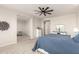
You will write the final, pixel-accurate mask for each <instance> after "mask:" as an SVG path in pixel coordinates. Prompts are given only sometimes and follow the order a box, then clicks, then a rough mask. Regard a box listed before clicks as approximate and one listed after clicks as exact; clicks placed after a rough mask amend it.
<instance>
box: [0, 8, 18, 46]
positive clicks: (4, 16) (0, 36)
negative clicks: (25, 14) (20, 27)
mask: <svg viewBox="0 0 79 59" xmlns="http://www.w3.org/2000/svg"><path fill="white" fill-rule="evenodd" d="M0 21H6V22H8V23H9V25H10V27H9V29H8V30H6V31H1V30H0V47H1V46H6V45H9V44H14V43H17V17H16V13H15V12H13V11H11V10H8V9H6V8H0Z"/></svg>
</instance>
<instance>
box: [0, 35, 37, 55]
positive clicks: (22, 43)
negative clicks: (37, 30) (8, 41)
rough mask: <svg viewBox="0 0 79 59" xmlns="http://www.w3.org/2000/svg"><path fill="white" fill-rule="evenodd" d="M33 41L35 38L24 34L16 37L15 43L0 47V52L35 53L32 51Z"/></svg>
mask: <svg viewBox="0 0 79 59" xmlns="http://www.w3.org/2000/svg"><path fill="white" fill-rule="evenodd" d="M35 42H36V40H35V39H29V37H26V36H22V37H18V42H17V44H13V45H9V46H6V47H1V48H0V54H35V53H34V52H32V48H33V46H34V44H35Z"/></svg>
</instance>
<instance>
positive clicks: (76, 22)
mask: <svg viewBox="0 0 79 59" xmlns="http://www.w3.org/2000/svg"><path fill="white" fill-rule="evenodd" d="M77 16H78V18H79V15H76V14H68V15H63V16H58V17H52V18H48V19H49V20H50V21H51V25H50V32H52V31H56V25H58V24H63V25H64V26H65V31H66V32H67V33H68V34H69V35H73V33H74V32H73V28H74V27H79V19H77V18H76V17H77Z"/></svg>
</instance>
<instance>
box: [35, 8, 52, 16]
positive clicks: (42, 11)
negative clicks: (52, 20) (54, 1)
mask: <svg viewBox="0 0 79 59" xmlns="http://www.w3.org/2000/svg"><path fill="white" fill-rule="evenodd" d="M49 8H50V7H46V8H44V7H43V8H41V7H38V9H39V10H35V11H36V12H37V13H36V14H39V15H44V16H46V15H47V14H49V15H51V14H52V13H51V12H52V11H53V9H49Z"/></svg>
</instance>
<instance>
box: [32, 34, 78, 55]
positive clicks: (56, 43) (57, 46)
mask: <svg viewBox="0 0 79 59" xmlns="http://www.w3.org/2000/svg"><path fill="white" fill-rule="evenodd" d="M38 48H41V49H44V50H45V51H47V52H48V53H49V54H79V43H75V42H74V41H73V40H72V39H71V38H70V36H66V35H59V34H58V35H57V34H56V35H55V34H49V35H46V36H42V37H39V38H38V40H37V41H36V44H35V46H34V48H33V49H32V50H33V51H36V50H37V49H38Z"/></svg>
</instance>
